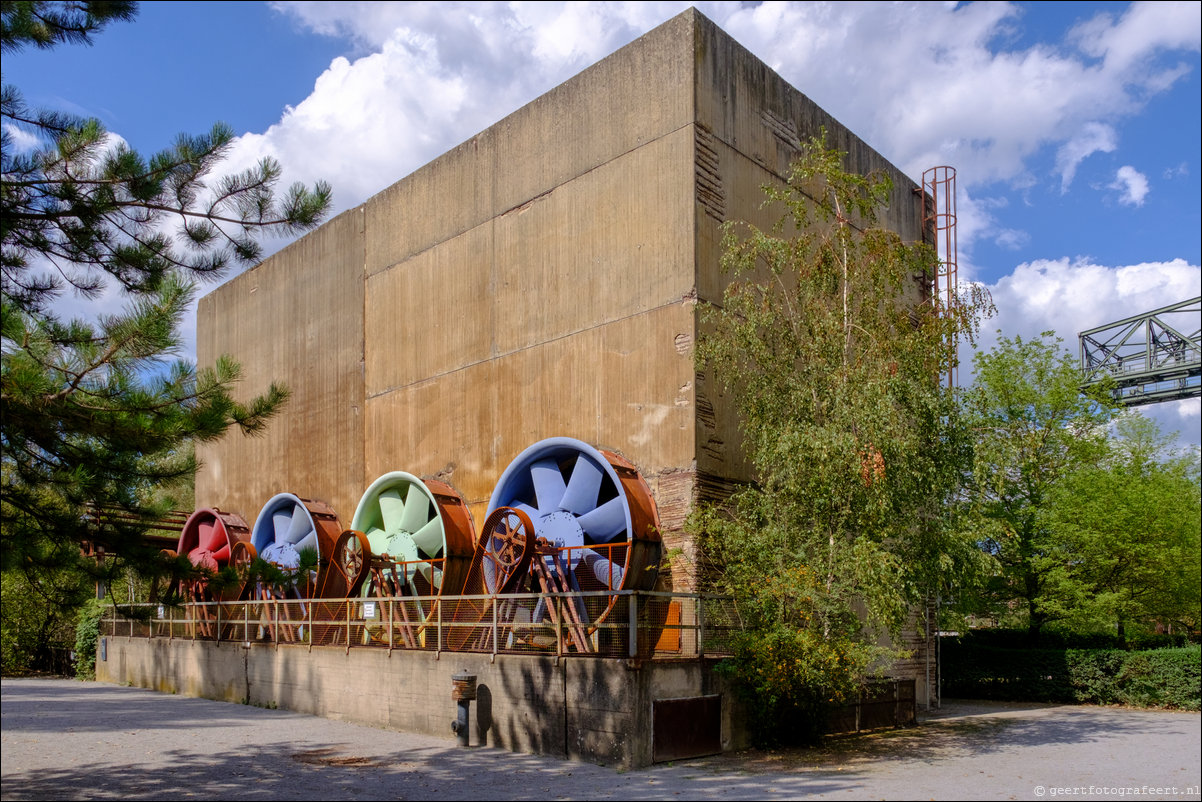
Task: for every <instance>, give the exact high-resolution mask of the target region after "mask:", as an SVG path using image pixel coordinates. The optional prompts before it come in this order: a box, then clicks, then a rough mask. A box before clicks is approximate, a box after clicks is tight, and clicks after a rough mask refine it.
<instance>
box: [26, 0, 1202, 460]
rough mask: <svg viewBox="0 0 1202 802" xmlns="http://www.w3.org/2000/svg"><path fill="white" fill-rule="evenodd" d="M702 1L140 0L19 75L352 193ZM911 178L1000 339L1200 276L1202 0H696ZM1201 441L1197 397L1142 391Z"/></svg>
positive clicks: (369, 189) (1165, 299) (425, 157)
mask: <svg viewBox="0 0 1202 802" xmlns="http://www.w3.org/2000/svg"><path fill="white" fill-rule="evenodd" d="M688 5H689V4H688V3H681V2H659V3H587V2H580V3H557V2H535V3H455V2H445V3H375V2H370V3H369V2H362V3H361V2H340V3H334V4H328V3H250V2H239V3H229V2H223V3H188V2H173V3H143V4H142V6H141V8H140V12H139V15H138V18H137V19H136V20H135V21H134V22H133V23H123V24H117V25H113V26H111V27H110V28H109V29H108V30H106V31H105V32H103V33H102V34H100V35H99V36H97V37H96V39H95V44H94V46H92V47H90V48H89V47H79V46H67V47H59V48H57V49H55V50H52V51H49V52H39V51H32V50H25V51H22V52H20V53H17V54H10V55H7V56H6V57H5V59H4V65H3V70H4V81H5V83H12V84H15V85H16V86H18V87H19V88H20V89H21V90H22V91H23V92H24V94H25V97H26V100H27V101H28V102H29V103H31V104H32V105H39V106H50V107H55V108H59V109H63V110H69V111H74V112H77V113H81V114H86V115H91V116H95V117H98V118H99V119H100V120H101V121H102V122H103V123H104V124H105V125H106V126H107V127H108V129H109V130H110V131H112V132H113V133H115V134H117V135H119V136H121V137H122V138H124V139H125V140H126V141H128V142H129V143H130V144H131V145H132V146H134V147H135V148H138V149H140V150H142V151H144V152H149V151H153V150H154V149H156V148H157V147H161V146H163V145H165V144H167V143H169V142H170V140H171V139H172V138H173V137H174V136H175V135H176V134H178V133H180V132H189V133H196V132H201V131H205V130H207V129H208V128H209V127H210V126H211V125H212V123H213V122H214V121H216V120H224V121H226V122H228V123H229V124H230V125H232V126H233V128H234V130H235V131H236V132H238V133H239V134H240V135H241V136H240V139H239V141H238V143H237V145H236V147H235V149H234V150H233V152H232V153H231V156H230V164H231V167H240V166H242V165H246V164H249V163H251V162H252V161H253V160H256V159H258V158H260V157H261V156H263V155H273V156H275V157H277V158H278V159H279V160H280V161H281V162H282V163H283V164H284V166H285V181H286V182H291V181H292V180H302V181H305V182H307V183H312V182H313V181H314V180H317V179H319V178H324V179H326V180H328V181H330V182H331V183H332V184H333V186H334V191H335V204H336V206H337V208H338V209H345V208H348V207H350V206H354V205H356V204H358V203H361V202H362V201H364V200H365V199H366V198H368V197H370V196H371V195H372V194H374V193H376V192H378V191H380V190H382V189H384V188H385V187H386V186H388V185H389V184H391V183H393V182H394V181H396V180H398V179H400V178H402V177H403V176H405V175H407V174H408V173H410V172H412V171H413V170H415V169H416V168H418V167H420V166H421V165H422V164H424V163H426V162H428V161H429V160H430V159H433V158H435V157H436V156H438V155H440V154H441V153H443V152H445V151H446V150H448V149H450V148H452V147H454V146H455V145H456V144H458V143H459V142H461V141H463V140H465V139H467V138H468V137H470V136H472V135H473V134H475V133H476V132H478V131H480V130H482V129H483V128H485V127H487V126H488V125H490V124H491V123H493V122H496V121H497V120H499V119H501V118H502V117H504V116H506V115H508V114H509V113H511V112H512V111H514V110H516V109H517V108H519V107H520V106H522V105H524V104H525V103H527V102H529V101H530V100H533V99H534V98H535V97H537V96H538V95H540V94H542V93H543V92H545V91H547V90H548V89H550V88H552V87H554V86H555V85H557V84H559V83H561V82H562V81H564V80H566V79H567V78H569V77H571V76H572V75H574V74H575V73H577V72H579V71H580V70H582V69H584V68H585V67H587V66H589V65H590V64H592V63H594V62H595V61H597V60H599V59H601V58H603V57H604V56H606V55H608V54H609V53H610V52H612V51H613V50H616V49H617V48H618V47H620V46H622V45H623V44H626V43H627V42H629V41H631V40H633V39H634V38H636V37H638V36H639V35H641V34H642V33H645V32H646V31H648V30H650V29H651V28H653V27H655V26H656V25H658V24H659V23H661V22H663V21H665V20H667V19H669V18H670V17H672V16H674V15H675V14H677V13H679V12H680V11H681V10H683V9H684V8H686V7H687V6H688ZM696 5H697V7H698V8H699V9H700V10H701V11H702V12H703V13H704V14H706V15H707V16H708V17H710V18H711V19H713V20H714V21H715V22H716V23H718V24H719V25H720V26H721V27H722V28H723V29H725V30H726V31H727V32H728V33H729V34H731V35H732V36H734V37H735V38H736V39H737V40H738V41H739V42H741V43H742V44H743V45H744V46H746V47H747V48H748V49H749V50H751V51H752V52H753V53H755V54H756V55H757V56H759V57H760V58H761V59H763V60H764V61H766V62H767V63H768V64H770V65H771V66H773V67H774V68H775V69H776V70H777V71H778V72H780V73H781V74H782V75H783V76H784V77H785V78H786V79H787V80H789V81H790V82H791V83H792V84H793V85H794V86H796V87H797V88H799V89H800V90H802V91H803V92H805V93H806V94H807V95H809V96H810V97H811V98H812V99H813V100H814V101H815V102H817V103H818V104H819V105H821V106H822V107H823V108H825V109H826V110H827V111H829V112H830V113H832V114H833V115H834V116H835V117H836V118H838V119H839V120H840V121H841V122H843V123H844V124H845V125H847V126H849V127H850V128H851V129H852V130H853V131H855V132H856V133H858V134H859V135H860V136H861V137H862V138H863V139H865V140H866V141H867V142H868V143H869V144H870V145H872V146H873V147H875V148H876V149H877V150H878V151H880V152H881V153H882V154H883V155H884V156H885V157H886V158H888V159H889V160H890V161H892V162H893V163H894V164H896V165H898V166H899V167H900V168H902V169H903V170H905V171H906V172H907V173H908V174H909V175H911V177H913V178H915V179H918V178H919V177H920V176H921V172H922V170H923V169H924V168H926V167H931V166H934V165H936V164H949V165H952V166H954V167H955V168H956V169H957V179H958V182H957V186H958V190H959V193H958V203H959V212H960V221H959V223H960V225H959V244H960V254H959V263H960V275H961V280H975V281H980V282H983V283H984V284H986V285H987V286H988V287H989V288H990V290H991V291H992V293H993V296H994V300H995V302H996V303H997V305H998V308H999V314H998V316H997V317H996V318H995V319H993V320H992V321H989V322H987V323H986V325H985V329H986V332H987V333H986V336H985V338H984V342H983V345H984V346H985V347H988V346H989V345H990V344H991V343H992V341H993V335H992V334H991V333H990V332H992V331H993V330H994V329H996V328H999V327H1000V328H1001V329H1002V330H1003V332H1004V333H1005V334H1007V335H1014V334H1021V335H1024V336H1028V335H1033V334H1036V333H1038V332H1039V331H1041V330H1044V329H1054V330H1055V331H1057V333H1059V334H1060V336H1061V337H1063V338H1064V340H1065V342H1066V345H1067V346H1068V347H1070V348H1071V349H1073V350H1074V352H1075V348H1076V333H1077V332H1078V331H1080V330H1083V329H1086V328H1092V327H1094V326H1098V325H1102V324H1104V323H1108V322H1111V321H1114V320H1118V319H1120V318H1123V317H1127V316H1129V315H1132V314H1137V313H1140V312H1144V311H1148V310H1151V309H1154V308H1157V307H1160V306H1164V305H1167V304H1170V303H1175V302H1177V301H1181V300H1185V299H1186V298H1188V297H1192V296H1194V295H1198V294H1199V292H1200V291H1202V290H1200V284H1202V270H1200V268H1199V265H1200V264H1202V255H1200V248H1202V246H1200V238H1202V213H1200V204H1202V187H1200V176H1202V164H1200V163H1199V161H1200V159H1199V152H1200V143H1202V106H1200V104H1202V65H1200V63H1199V61H1200V56H1199V51H1200V37H1202V33H1200V31H1202V5H1200V4H1198V3H1196V2H1187V3H1153V4H1138V3H1137V4H1128V3H1095V2H1065V3H1060V2H1041V3H972V4H959V5H954V4H942V3H888V4H877V3H832V4H824V3H763V4H740V3H707V2H702V3H696ZM1144 409H1145V412H1146V413H1147V414H1149V415H1151V416H1153V417H1155V418H1157V419H1158V420H1159V421H1160V422H1161V423H1162V425H1163V426H1164V427H1165V428H1166V429H1169V430H1178V431H1181V432H1182V434H1183V436H1184V438H1185V440H1186V441H1188V442H1193V443H1197V442H1199V439H1200V436H1199V432H1198V430H1199V422H1200V417H1199V411H1200V404H1199V402H1198V401H1197V400H1191V401H1187V402H1177V403H1174V404H1161V405H1157V406H1155V407H1146V408H1144Z"/></svg>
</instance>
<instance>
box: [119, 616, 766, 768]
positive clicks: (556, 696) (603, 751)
mask: <svg viewBox="0 0 1202 802" xmlns="http://www.w3.org/2000/svg"><path fill="white" fill-rule="evenodd" d="M712 666H713V664H712V663H711V662H709V661H701V660H690V661H680V662H662V663H660V662H648V663H642V664H641V665H638V666H635V665H633V664H628V663H627V662H626V661H621V660H600V659H560V660H556V659H555V658H554V657H552V656H549V657H542V656H514V655H497V656H496V657H495V659H494V658H492V657H490V656H489V655H486V654H464V653H459V654H454V655H451V654H445V653H444V654H441V655H440V654H436V653H433V652H399V651H394V652H392V653H389V652H387V651H385V650H382V649H381V650H374V649H354V650H351V651H350V652H349V653H348V652H347V650H346V649H344V648H337V647H320V646H319V647H314V648H313V649H312V650H310V649H309V647H307V646H289V645H280V646H274V645H271V644H250V645H249V646H246V645H243V644H240V643H215V642H211V641H192V640H180V639H168V638H136V637H135V638H129V637H120V636H118V637H111V636H108V637H105V638H103V642H102V644H101V648H100V650H99V652H98V654H97V660H96V678H97V679H98V680H100V681H103V682H111V683H115V684H120V685H132V686H135V687H140V688H149V689H151V690H155V691H159V692H163V693H180V694H184V695H187V696H198V697H202V698H206V699H216V700H220V701H227V702H240V703H243V704H252V705H258V706H261V707H278V708H280V709H285V710H294V711H296V712H299V713H308V714H311V715H315V716H323V717H325V718H331V719H337V720H340V721H351V722H355V723H359V724H365V725H368V726H372V727H380V728H384V729H391V730H398V731H401V732H414V733H421V734H425V735H434V736H437V737H445V738H451V737H453V735H452V733H451V722H452V721H453V720H454V718H455V714H456V704H455V702H454V701H453V700H452V699H451V676H452V675H453V674H457V673H460V672H464V671H466V672H467V673H470V674H474V675H476V677H477V699H476V701H475V702H473V703H472V705H471V725H470V726H471V728H470V742H471V744H472V745H481V746H495V747H499V748H502V749H509V750H512V751H517V752H532V753H535V754H547V755H556V756H560V757H564V758H569V759H574V760H584V761H587V762H590V763H597V764H600V765H605V766H616V767H619V768H624V769H630V768H637V767H640V766H646V765H649V764H650V763H651V762H652V747H653V743H652V723H651V711H652V705H653V703H654V702H655V701H656V700H660V699H680V698H695V697H701V696H710V695H715V694H720V695H721V697H722V725H721V736H720V737H721V745H722V749H723V750H731V749H740V748H743V747H745V746H746V745H747V738H746V734H745V733H744V732H743V731H742V729H741V727H739V726H738V722H739V720H740V718H739V716H738V713H737V711H736V710H734V709H733V706H734V704H735V703H734V701H733V698H732V695H731V694H730V693H729V692H727V689H726V687H725V683H724V681H723V680H722V679H721V678H720V677H718V676H717V675H716V674H715V673H714V672H713V670H712Z"/></svg>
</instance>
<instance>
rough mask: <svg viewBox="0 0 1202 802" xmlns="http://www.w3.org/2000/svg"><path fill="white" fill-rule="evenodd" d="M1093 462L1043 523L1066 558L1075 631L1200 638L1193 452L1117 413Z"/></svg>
mask: <svg viewBox="0 0 1202 802" xmlns="http://www.w3.org/2000/svg"><path fill="white" fill-rule="evenodd" d="M1109 446H1110V448H1109V453H1107V454H1106V455H1105V457H1104V458H1103V459H1102V460H1101V461H1100V462H1099V463H1097V464H1091V465H1084V466H1082V467H1080V468H1078V469H1077V470H1075V471H1073V472H1072V473H1070V474H1069V475H1067V476H1066V477H1065V478H1064V479H1063V480H1062V481H1061V482H1059V483H1058V484H1057V485H1056V487H1055V488H1053V490H1052V492H1051V494H1050V496H1049V499H1048V504H1047V508H1046V511H1045V514H1044V516H1043V521H1044V524H1045V525H1046V527H1047V528H1048V530H1049V531H1051V532H1052V533H1054V534H1053V536H1054V538H1055V539H1056V541H1057V542H1060V543H1062V544H1063V545H1064V548H1065V549H1066V551H1067V553H1068V556H1069V569H1068V571H1067V572H1066V573H1067V577H1066V584H1067V585H1069V586H1070V587H1071V588H1072V590H1074V591H1075V597H1076V600H1077V608H1076V609H1075V610H1074V611H1072V612H1071V615H1072V617H1073V619H1075V621H1076V622H1078V626H1081V627H1083V628H1087V627H1089V625H1090V624H1093V623H1103V624H1104V625H1107V628H1109V629H1111V630H1112V631H1114V632H1117V634H1118V637H1119V640H1120V642H1121V643H1125V638H1126V633H1127V630H1128V628H1129V627H1130V626H1132V625H1136V626H1140V627H1142V628H1145V629H1150V628H1152V627H1153V626H1155V625H1156V624H1163V625H1176V626H1177V628H1178V629H1179V630H1183V631H1187V632H1189V631H1192V632H1196V631H1197V630H1198V625H1199V623H1200V621H1202V616H1200V614H1199V607H1200V604H1202V602H1200V593H1202V590H1200V588H1202V566H1200V562H1199V561H1200V558H1202V546H1200V530H1202V497H1200V493H1199V470H1198V455H1197V453H1196V452H1193V453H1186V454H1177V455H1174V454H1170V453H1169V451H1168V439H1167V438H1165V437H1163V436H1161V434H1160V431H1159V429H1158V427H1157V426H1156V424H1155V422H1153V421H1151V420H1149V419H1147V418H1144V417H1142V416H1140V415H1138V414H1135V413H1131V414H1127V415H1123V416H1121V417H1120V418H1119V419H1118V421H1117V423H1116V426H1115V433H1114V436H1113V437H1112V438H1111V439H1110V441H1109Z"/></svg>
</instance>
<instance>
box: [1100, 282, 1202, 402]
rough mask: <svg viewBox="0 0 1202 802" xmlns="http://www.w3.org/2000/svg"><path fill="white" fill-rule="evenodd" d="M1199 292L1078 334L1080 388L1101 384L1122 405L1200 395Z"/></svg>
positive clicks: (1201, 308) (1201, 341)
mask: <svg viewBox="0 0 1202 802" xmlns="http://www.w3.org/2000/svg"><path fill="white" fill-rule="evenodd" d="M1200 321H1202V296H1199V297H1197V298H1191V299H1190V300H1188V301H1182V302H1181V303H1177V304H1173V305H1171V306H1165V307H1162V308H1160V309H1154V310H1152V311H1151V312H1146V313H1144V314H1142V315H1136V316H1134V317H1129V318H1127V319H1125V320H1119V321H1117V322H1115V323H1109V324H1107V325H1105V326H1099V327H1098V328H1095V329H1090V330H1089V331H1083V332H1081V333H1080V334H1079V335H1078V341H1079V343H1080V353H1081V373H1082V376H1083V382H1082V385H1081V389H1082V390H1085V389H1089V388H1096V387H1098V386H1099V385H1103V384H1104V383H1109V384H1110V385H1111V387H1112V390H1111V392H1112V394H1113V396H1114V399H1115V401H1117V402H1118V403H1120V404H1122V405H1123V406H1127V407H1134V406H1140V405H1141V404H1155V403H1159V402H1161V401H1173V400H1176V399H1180V398H1197V397H1199V396H1200V395H1202V326H1200V325H1199V324H1200Z"/></svg>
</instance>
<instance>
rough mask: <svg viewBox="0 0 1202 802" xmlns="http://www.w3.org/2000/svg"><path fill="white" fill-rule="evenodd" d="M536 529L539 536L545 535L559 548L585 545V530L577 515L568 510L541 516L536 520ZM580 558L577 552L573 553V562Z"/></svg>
mask: <svg viewBox="0 0 1202 802" xmlns="http://www.w3.org/2000/svg"><path fill="white" fill-rule="evenodd" d="M533 523H534V531H535V532H536V533H537V534H538V536H539V537H544V538H546V539H547V540H548V541H550V542H551V543H554V544H555V546H556V547H557V548H561V549H562V548H565V547H567V548H570V547H574V546H583V545H584V530H583V529H581V528H580V524H579V523H577V522H576V516H575V515H573V514H572V513H570V512H568V511H566V510H555V511H554V512H549V513H547V514H546V515H541V516H539V518H538V520H537V521H534V522H533ZM579 559H580V555H579V553H577V552H575V551H574V552H573V554H572V563H573V564H575V563H576V562H578V561H579Z"/></svg>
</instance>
